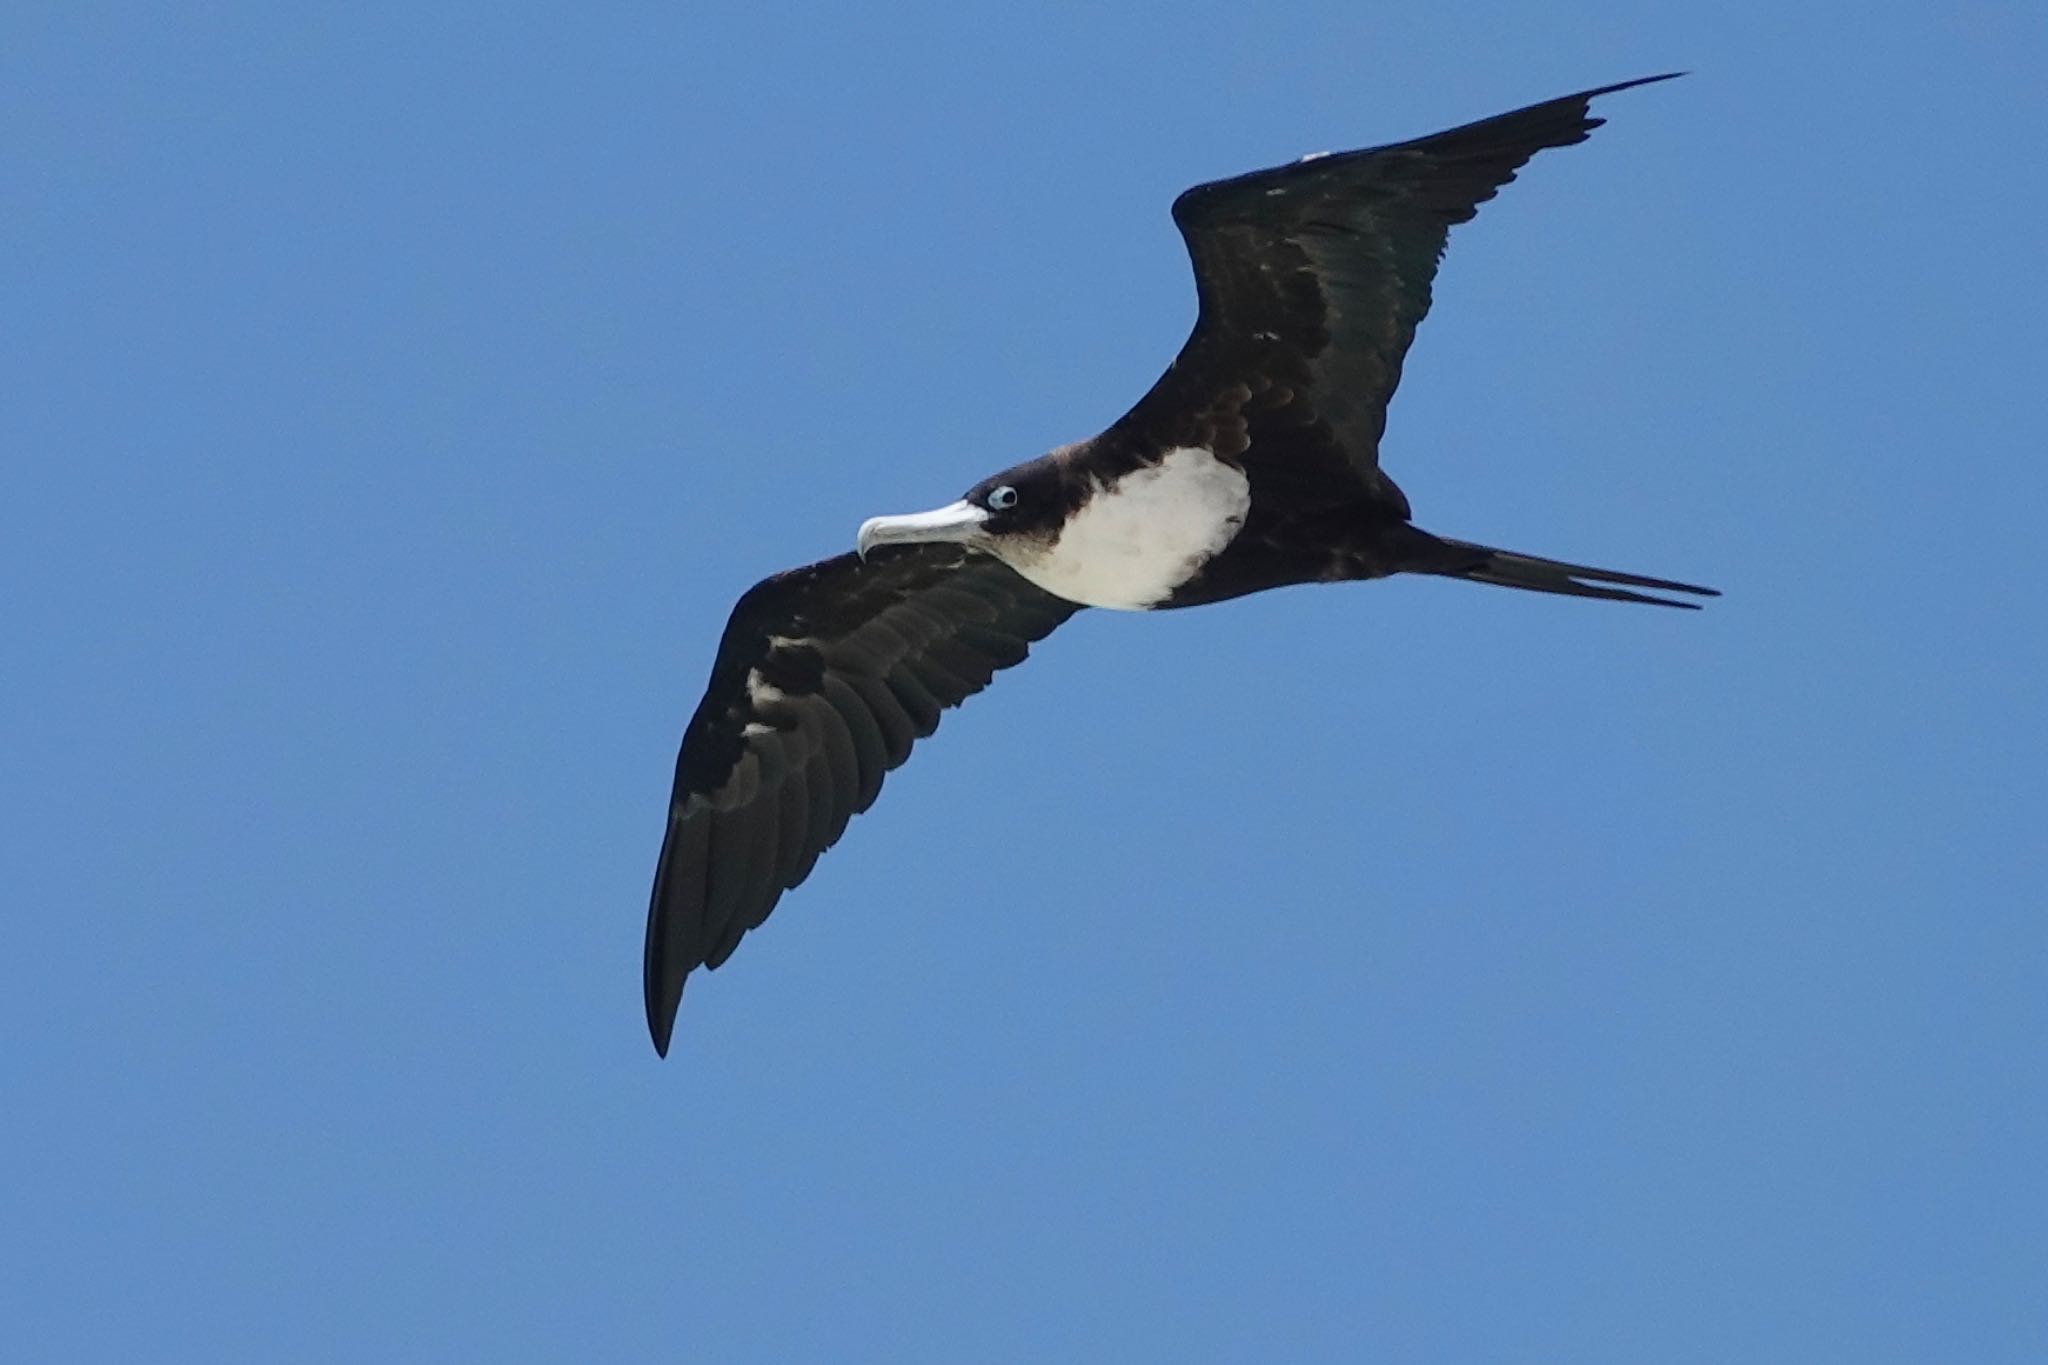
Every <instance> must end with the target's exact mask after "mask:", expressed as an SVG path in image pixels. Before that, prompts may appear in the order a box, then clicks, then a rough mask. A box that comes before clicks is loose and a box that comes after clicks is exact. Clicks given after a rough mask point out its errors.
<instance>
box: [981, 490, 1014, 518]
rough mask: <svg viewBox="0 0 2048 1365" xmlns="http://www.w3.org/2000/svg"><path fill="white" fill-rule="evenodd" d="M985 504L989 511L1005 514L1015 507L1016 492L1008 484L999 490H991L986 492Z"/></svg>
mask: <svg viewBox="0 0 2048 1365" xmlns="http://www.w3.org/2000/svg"><path fill="white" fill-rule="evenodd" d="M987 502H988V510H989V511H991V512H1007V511H1009V510H1010V509H1011V508H1012V507H1015V506H1016V505H1017V490H1016V489H1014V488H1012V487H1010V485H1008V484H1004V485H1002V486H1001V487H1000V488H991V489H990V490H989V492H988V498H987Z"/></svg>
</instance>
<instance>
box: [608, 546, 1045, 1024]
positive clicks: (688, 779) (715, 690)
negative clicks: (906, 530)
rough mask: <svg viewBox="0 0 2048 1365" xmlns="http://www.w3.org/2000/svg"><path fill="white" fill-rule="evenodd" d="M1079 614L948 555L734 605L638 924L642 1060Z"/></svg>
mask: <svg viewBox="0 0 2048 1365" xmlns="http://www.w3.org/2000/svg"><path fill="white" fill-rule="evenodd" d="M1078 609H1079V608H1077V607H1076V606H1075V605H1074V604H1073V603H1071V602H1067V601H1064V600H1062V599H1060V598H1057V597H1054V596H1053V595H1052V594H1050V593H1047V592H1044V591H1042V590H1041V589H1039V588H1035V587H1033V586H1032V585H1031V584H1029V583H1027V582H1025V581H1024V580H1023V579H1022V578H1020V577H1018V576H1017V574H1016V573H1015V572H1013V571H1012V570H1011V569H1010V568H1009V567H1008V566H1007V565H1005V564H1003V563H1002V562H1001V561H1000V560H997V559H994V558H991V557H990V556H987V555H983V554H976V553H972V552H970V551H968V550H965V549H963V548H961V547H959V546H953V545H918V546H890V547H884V548H881V549H877V550H876V551H875V552H874V553H873V554H871V555H870V556H869V557H868V559H867V560H866V561H862V560H860V559H859V558H857V557H856V556H854V555H851V554H845V555H840V556H838V557H836V558H833V559H827V560H824V561H822V562H821V563H817V564H812V565H809V566H807V567H805V568H801V569H792V570H790V571H789V572H787V573H780V574H776V575H775V576H774V577H772V578H768V579H764V580H762V581H761V582H760V583H757V584H755V585H754V586H753V587H752V588H750V589H748V590H747V592H746V593H745V595H743V596H742V597H741V598H740V600H739V604H738V605H737V606H735V607H734V608H733V612H732V619H731V620H730V621H728V622H727V623H726V627H725V635H724V636H723V638H721V639H720V641H719V644H718V657H717V659H716V661H715V662H714V663H713V664H712V667H711V682H710V685H709V686H708V688H707V689H706V691H705V694H704V700H703V701H702V702H700V703H699V704H698V706H697V712H696V714H695V715H694V716H692V717H691V718H690V724H689V728H688V729H687V730H685V731H684V732H683V745H682V752H681V753H680V754H679V755H678V756H677V759H676V780H675V789H674V792H673V794H672V795H671V796H670V798H669V814H668V836H667V838H666V839H664V840H663V842H662V846H661V860H660V863H659V864H658V866H657V868H656V871H655V876H654V896H653V900H652V903H651V904H650V906H649V907H648V912H647V954H646V995H647V1027H648V1030H649V1032H650V1033H651V1034H652V1035H653V1037H654V1046H655V1050H656V1051H657V1052H660V1053H661V1054H663V1055H664V1056H666V1055H667V1053H668V1042H669V1033H670V1030H671V1029H672V1028H673V1026H674V1024H675V1016H676V1008H677V1006H678V1005H679V1004H680V1003H681V1001H682V996H683V978H684V977H686V976H687V975H689V973H690V972H691V971H692V970H693V969H695V968H697V967H699V966H703V967H716V966H718V965H719V964H720V963H721V962H723V961H725V959H726V958H727V957H728V956H730V955H731V953H732V950H733V948H734V946H735V945H736V944H738V942H739V940H740V936H741V935H742V934H744V933H746V931H747V930H749V929H752V928H753V927H754V926H756V925H758V924H759V923H761V921H762V920H764V919H766V918H767V916H768V912H769V911H770V910H772V909H774V908H775V902H776V900H777V899H778V898H779V897H780V896H781V895H782V893H783V892H784V891H786V890H788V889H789V888H791V887H793V886H795V885H797V884H798V883H799V882H801V881H803V879H804V878H805V877H807V876H809V875H810V871H811V865H812V864H813V863H814V862H816V861H817V858H818V855H819V854H820V853H822V852H824V851H825V850H826V849H827V848H830V847H831V846H832V845H833V843H835V842H836V841H837V840H838V838H839V836H840V834H841V833H842V832H843V831H844V830H845V828H846V822H847V821H848V820H849V819H851V818H852V817H853V816H855V815H857V814H859V813H860V812H861V811H864V810H866V809H867V808H868V806H869V805H871V804H872V803H873V802H874V799H875V796H876V793H878V792H879V791H880V790H881V787H882V775H883V774H884V773H886V772H888V771H889V770H890V769H891V768H894V767H896V766H897V765H898V764H900V763H902V762H903V760H905V759H906V758H908V757H909V756H910V747H911V744H912V742H913V741H914V740H918V739H922V738H924V737H925V736H927V735H929V734H931V733H932V731H933V730H934V729H936V728H937V727H938V723H939V713H940V712H941V711H943V710H945V709H946V708H948V707H952V706H957V705H958V704H959V703H960V702H961V701H963V700H965V699H966V698H967V697H970V696H972V695H974V694H975V693H976V692H979V691H980V690H981V689H982V688H984V687H986V686H988V682H989V679H990V678H992V677H993V676H994V675H995V674H996V672H997V671H998V670H1000V669H1004V668H1008V667H1010V666H1011V665H1012V664H1015V663H1018V662H1020V661H1021V660H1022V659H1023V658H1024V656H1025V654H1026V653H1027V652H1028V651H1029V647H1030V646H1031V645H1032V644H1033V643H1035V642H1036V641H1038V640H1041V639H1043V638H1045V636H1046V635H1047V634H1048V633H1050V632H1051V630H1052V629H1053V627H1055V626H1057V625H1059V624H1060V622H1062V621H1064V620H1066V619H1067V618H1068V617H1069V616H1071V615H1073V614H1074V612H1075V611H1077V610H1078Z"/></svg>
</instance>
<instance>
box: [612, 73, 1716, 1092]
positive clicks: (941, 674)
mask: <svg viewBox="0 0 2048 1365" xmlns="http://www.w3.org/2000/svg"><path fill="white" fill-rule="evenodd" d="M1674 74H1676V73H1674ZM1669 79H1671V77H1670V76H1668V75H1667V76H1649V77H1645V78H1643V79H1641V80H1634V81H1625V82H1622V83H1621V84H1618V85H1609V86H1605V87H1602V88H1601V89H1598V90H1587V91H1584V92H1582V93H1580V94H1576V95H1567V96H1565V97H1563V98H1562V99H1554V100H1550V101H1547V102H1545V103H1543V104H1535V105H1531V106H1529V107H1528V108H1526V109H1518V110H1516V111H1515V112H1513V113H1509V114H1502V115H1500V116H1498V117H1496V118H1490V119H1485V120H1482V121H1481V122H1478V123H1470V124H1466V125H1465V126H1463V127H1460V128H1453V129H1451V130H1449V131H1448V132H1442V133H1436V134H1433V135H1432V136H1429V137H1423V138H1417V139H1415V140H1414V141H1412V142H1397V143H1394V144H1392V145H1389V146H1385V147H1373V148H1368V149H1365V150H1362V151H1354V152H1339V153H1334V154H1325V155H1321V156H1314V157H1306V158H1303V159H1302V160H1300V161H1296V162H1294V163H1292V164H1290V165H1286V166H1280V167H1276V168H1274V169H1271V170H1264V171H1255V172H1252V173H1251V174H1249V175H1241V176H1237V177H1235V178H1233V179H1229V180H1218V181H1215V182H1213V183H1210V184H1205V185H1197V186H1196V187H1195V188H1193V189H1191V190H1189V191H1187V192H1186V193H1185V194H1183V195H1181V196H1180V197H1179V198H1178V199H1177V200H1175V201H1174V205H1173V219H1174V222H1175V223H1176V224H1177V225H1178V226H1179V228H1180V231H1181V235H1182V236H1183V237H1184V238H1186V240H1187V248H1188V255H1189V256H1190V257H1191V258H1192V260H1193V264H1194V271H1195V293H1196V297H1197V300H1198V303H1199V312H1198V315H1197V317H1196V320H1195V327H1194V331H1193V333H1192V334H1190V335H1189V337H1188V339H1187V343H1186V344H1185V345H1184V346H1182V347H1181V351H1180V354H1179V355H1178V356H1177V357H1176V358H1175V359H1174V361H1173V363H1172V365H1170V366H1168V367H1167V370H1166V373H1165V374H1163V375H1161V376H1160V377H1159V380H1158V382H1157V383H1155V384H1154V385H1153V386H1152V389H1151V391H1150V392H1148V393H1147V394H1146V395H1145V396H1144V397H1143V398H1141V399H1139V400H1138V403H1137V406H1135V407H1133V408H1132V409H1131V410H1130V411H1129V412H1127V413H1125V414H1124V415H1123V416H1122V417H1120V418H1119V419H1117V421H1116V423H1115V424H1114V425H1112V426H1111V427H1110V428H1109V429H1108V430H1107V431H1104V432H1103V433H1102V434H1101V435H1099V436H1097V437H1095V438H1094V439H1092V440H1087V441H1081V442H1078V443H1076V444H1074V445H1069V446H1063V447H1061V448H1060V449H1058V450H1054V451H1052V452H1051V453H1049V454H1046V455H1041V456H1039V457H1038V458H1037V459H1035V460H1027V461H1025V462H1024V463H1023V464H1020V465H1016V466H1013V467H1012V468H1009V469H1005V470H1003V471H1001V472H1000V473H997V474H992V475H990V476H989V477H988V478H986V479H983V480H982V481H981V482H980V483H977V484H975V485H974V486H973V487H972V488H970V489H968V490H967V493H966V495H965V496H963V497H962V498H961V499H960V500H959V501H957V502H952V503H948V504H947V505H946V506H944V507H940V508H937V509H935V510H933V511H929V512H917V513H913V514H911V515H908V516H886V517H873V518H870V519H869V520H868V521H867V522H866V523H864V524H863V525H862V526H861V528H860V532H859V536H858V538H857V540H856V542H855V543H856V546H857V548H856V550H855V551H854V552H853V553H851V554H842V555H838V556H836V557H834V558H832V559H827V560H823V561H821V562H819V563H816V564H811V565H807V566H806V567H803V568H800V569H791V570H790V571H788V572H787V573H779V574H776V575H775V576H774V577H772V578H768V579H764V580H763V581H761V582H760V583H757V584H755V585H754V586H753V587H752V588H750V589H748V591H747V592H746V593H745V594H744V595H743V596H742V597H741V598H740V600H739V604H738V605H737V606H735V607H734V608H733V613H732V618H731V620H730V621H729V622H727V624H726V627H725V634H724V636H723V638H721V639H720V641H719V644H718V655H717V658H716V659H715V661H714V662H713V664H712V667H711V681H710V684H709V685H708V686H707V687H706V689H705V693H704V699H703V701H702V702H700V703H699V704H698V707H697V711H696V714H695V715H694V716H692V717H691V718H690V723H689V726H688V728H687V729H686V730H685V731H684V733H683V743H682V752H681V754H680V756H679V757H678V758H677V760H676V777H675V789H674V793H673V794H672V795H671V796H670V798H669V810H668V833H667V837H666V838H665V839H664V840H663V841H662V846H661V857H660V861H659V863H658V865H657V867H656V869H655V875H654V895H653V903H652V904H651V906H650V907H649V910H648V916H647V947H646V980H645V987H646V997H647V1025H648V1029H649V1031H650V1032H651V1033H652V1034H653V1037H654V1047H655V1050H656V1051H657V1052H659V1053H661V1054H662V1055H664V1056H666V1055H667V1053H668V1045H669V1036H670V1032H671V1030H672V1029H673V1027H674V1025H675V1016H676V1009H677V1007H678V1006H679V1005H680V1004H681V1002H682V995H683V982H684V979H685V978H686V977H687V976H688V975H689V974H690V973H691V972H692V971H694V970H695V969H696V968H698V967H705V968H715V967H717V966H719V965H720V964H721V963H723V962H724V961H725V960H726V958H727V957H728V956H730V955H731V953H732V951H733V948H734V947H735V946H737V945H738V943H739V941H740V938H741V936H743V935H744V934H745V933H746V932H747V931H748V930H749V929H752V928H754V927H755V926H756V925H758V924H760V923H761V922H762V920H764V919H765V918H767V915H768V912H769V911H770V910H772V909H774V907H775V903H776V901H777V900H778V899H779V898H780V897H781V895H782V893H783V892H784V891H786V890H789V889H790V888H792V887H794V886H796V885H798V884H799V883H801V882H802V881H803V880H804V878H806V877H808V876H809V875H810V874H811V867H812V864H814V863H815V862H816V861H817V859H818V855H819V854H820V853H823V852H824V851H825V850H826V849H827V848H830V847H831V846H832V845H833V844H834V843H835V842H836V841H837V840H838V838H839V836H840V835H841V834H842V833H843V832H844V831H845V829H846V823H847V821H848V820H849V819H851V818H852V817H853V816H854V815H856V814H858V813H860V812H861V811H864V810H866V809H867V808H868V806H869V805H870V804H871V803H873V801H874V799H875V796H876V794H877V793H879V792H880V791H881V788H882V778H883V775H884V774H886V773H887V772H888V771H889V770H890V769H892V768H894V767H896V766H897V765H898V764H900V763H902V762H903V761H904V760H905V759H906V758H908V757H909V756H910V750H911V746H912V745H913V744H914V743H915V742H916V741H917V740H920V739H923V738H925V737H926V736H928V735H930V734H931V733H932V731H933V730H934V729H936V728H937V726H938V723H939V715H940V713H941V712H942V711H944V710H946V709H947V708H948V707H952V706H956V705H958V704H959V703H960V702H961V701H963V700H965V699H966V698H967V697H969V696H972V695H973V694H974V693H976V692H979V691H980V690H981V689H982V688H984V687H986V686H987V685H988V683H989V680H990V679H991V678H992V677H994V676H995V674H996V673H997V672H998V671H999V670H1001V669H1005V668H1008V667H1010V666H1011V665H1013V664H1016V663H1019V662H1021V661H1022V660H1023V658H1024V656H1025V654H1026V653H1027V652H1028V651H1029V648H1030V646H1031V645H1033V644H1035V643H1037V642H1038V641H1039V640H1042V639H1044V638H1045V636H1046V635H1047V634H1049V633H1050V632H1051V631H1052V630H1053V628H1054V627H1056V626H1058V625H1059V624H1060V623H1061V622H1062V621H1065V620H1066V619H1067V618H1068V617H1069V616H1072V615H1073V614H1074V613H1075V612H1077V611H1079V610H1080V609H1081V608H1083V607H1108V608H1114V609H1119V610H1125V611H1157V610H1162V609H1164V608H1168V607H1191V606H1196V605H1199V604H1201V603H1204V602H1219V601H1223V600H1224V599H1226V598H1232V597H1239V596H1242V595H1244V594H1246V593H1253V592H1260V591H1263V590H1264V589H1267V588H1277V587H1281V586H1284V585H1287V584H1293V583H1336V582H1346V581H1349V580H1352V579H1362V578H1384V577H1386V576H1387V575H1389V574H1397V573H1423V574H1437V575H1441V576H1444V577H1449V578H1463V579H1468V580H1470V581H1472V582H1474V583H1492V584H1497V585H1500V586H1502V587H1510V588H1525V589H1529V590H1531V591H1534V592H1547V593H1563V594H1566V595H1569V596H1573V597H1597V598H1602V599H1605V600H1607V601H1612V602H1649V603H1655V604H1658V605H1661V606H1671V607H1692V606H1694V605H1695V604H1694V603H1692V602H1687V601H1683V600H1679V599H1676V598H1672V597H1669V596H1660V595H1658V594H1669V593H1683V594H1692V595H1697V596H1709V597H1711V596H1716V595H1717V594H1716V593H1715V591H1714V590H1713V589H1711V588H1703V587H1698V586H1696V585H1694V584H1690V583H1676V582H1672V581H1670V580H1667V579H1661V578H1647V577H1644V576H1643V575H1640V574H1631V573H1617V572H1615V571H1613V570H1610V569H1596V568H1591V567H1588V566H1586V565H1583V564H1569V563H1565V562H1563V561H1561V560H1555V559H1545V558H1542V557H1540V556H1537V555H1527V554H1520V553H1517V552H1515V551H1511V550H1501V549H1494V548H1492V547H1489V546H1485V545H1475V544H1472V543H1470V542H1468V541H1462V540H1451V539H1448V538H1445V537H1442V536H1436V535H1432V534H1430V533H1429V532H1427V531H1424V530H1422V529H1420V528H1419V527H1417V526H1415V525H1414V524H1413V523H1412V522H1411V521H1410V520H1409V517H1410V513H1409V507H1408V499H1407V497H1406V496H1404V495H1403V494H1402V492H1401V490H1400V489H1399V488H1398V487H1396V486H1395V484H1394V481H1393V480H1392V479H1390V478H1388V477H1387V475H1386V473H1385V472H1384V471H1383V470H1382V469H1381V468H1380V458H1379V455H1380V436H1381V433H1382V432H1383V431H1384V430H1385V428H1386V420H1387V401H1388V400H1389V399H1390V398H1392V397H1393V394H1394V386H1395V385H1396V384H1397V383H1399V382H1400V378H1401V365H1402V362H1403V360H1404V359H1405V358H1406V356H1407V354H1408V345H1409V342H1410V341H1412V340H1413V339H1414V336H1415V326H1416V324H1417V323H1419V322H1421V321H1422V318H1423V315H1424V314H1425V313H1427V312H1428V311H1429V299H1430V282H1431V280H1432V279H1434V278H1435V276H1436V270H1437V262H1438V261H1439V260H1440V259H1441V257H1442V256H1443V251H1444V243H1445V239H1446V238H1447V236H1448V235H1449V233H1450V230H1451V228H1452V226H1453V225H1455V224H1458V223H1462V222H1465V221H1467V220H1468V219H1470V218H1471V217H1472V216H1473V214H1474V213H1476V212H1477V210H1478V207H1479V205H1480V204H1482V203H1484V202H1486V201H1487V200H1488V199H1491V198H1493V196H1494V194H1495V192H1497V191H1498V190H1499V189H1500V187H1501V186H1502V185H1504V184H1506V183H1507V182H1508V181H1510V180H1512V179H1514V178H1515V172H1516V171H1518V170H1520V169H1521V167H1522V166H1523V165H1524V164H1525V163H1526V162H1527V161H1528V160H1529V158H1530V157H1532V156H1534V155H1535V154H1536V153H1537V152H1540V151H1542V150H1543V149H1545V148H1546V147H1565V146H1569V145H1571V144H1572V143H1575V142H1583V141H1584V140H1585V139H1586V136H1587V135H1588V134H1589V133H1590V132H1591V131H1592V130H1593V129H1595V128H1597V127H1599V126H1600V124H1601V122H1602V120H1600V119H1597V118H1593V117H1591V116H1590V114H1589V112H1588V110H1589V107H1590V105H1591V102H1592V101H1593V100H1594V99H1595V98H1597V97H1599V96H1601V95H1608V94H1612V93H1614V92H1615V91H1618V90H1626V89H1628V88H1629V87H1631V86H1636V85H1645V84H1648V83H1650V82H1651V81H1661V80H1669Z"/></svg>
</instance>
